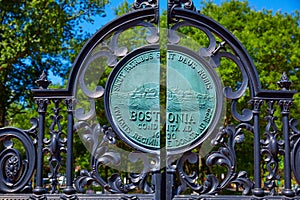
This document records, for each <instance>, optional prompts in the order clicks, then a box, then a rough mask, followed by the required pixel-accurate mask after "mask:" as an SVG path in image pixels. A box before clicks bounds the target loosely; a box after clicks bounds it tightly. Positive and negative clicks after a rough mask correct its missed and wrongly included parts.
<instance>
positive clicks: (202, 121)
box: [166, 46, 223, 154]
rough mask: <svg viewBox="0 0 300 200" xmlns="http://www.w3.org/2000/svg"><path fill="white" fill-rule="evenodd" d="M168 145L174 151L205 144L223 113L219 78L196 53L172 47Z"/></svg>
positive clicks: (167, 124)
mask: <svg viewBox="0 0 300 200" xmlns="http://www.w3.org/2000/svg"><path fill="white" fill-rule="evenodd" d="M167 63H168V64H167V105H166V107H167V112H166V115H167V116H166V146H167V149H168V152H170V153H171V154H176V153H181V152H185V151H187V150H190V149H193V148H194V147H195V146H197V145H199V144H200V143H202V142H203V141H204V140H205V139H206V138H207V137H208V136H209V135H210V134H211V133H212V132H213V131H214V130H215V129H214V128H215V127H216V125H217V123H218V121H219V118H220V115H221V112H222V103H223V98H222V92H221V88H222V87H221V83H220V80H219V77H218V76H217V74H216V72H215V71H214V69H213V68H212V67H210V66H209V65H208V63H207V62H206V61H205V60H204V59H202V58H201V57H199V55H197V54H195V53H194V52H192V51H190V50H188V49H186V48H183V47H179V46H171V47H169V50H168V56H167Z"/></svg>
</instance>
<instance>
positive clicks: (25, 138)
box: [0, 120, 36, 193]
mask: <svg viewBox="0 0 300 200" xmlns="http://www.w3.org/2000/svg"><path fill="white" fill-rule="evenodd" d="M32 122H34V123H35V122H36V121H35V120H32ZM34 123H33V124H34ZM35 128H36V124H34V125H33V127H32V128H31V129H30V130H27V131H24V130H20V129H17V128H2V129H0V142H1V143H2V144H3V147H4V148H3V150H2V151H1V152H0V192H6V193H7V192H24V191H28V190H31V189H32V188H31V186H30V185H29V181H30V179H31V177H32V174H33V171H34V169H35V164H34V163H35V160H36V151H35V146H34V142H33V140H32V139H31V138H30V137H29V132H30V133H31V134H34V133H35V131H34V130H35ZM16 140H17V141H18V142H20V143H21V144H22V147H21V148H23V149H24V150H25V154H24V155H23V153H21V151H20V149H18V148H20V146H19V147H15V141H16ZM22 151H23V150H22Z"/></svg>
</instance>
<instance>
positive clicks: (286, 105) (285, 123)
mask: <svg viewBox="0 0 300 200" xmlns="http://www.w3.org/2000/svg"><path fill="white" fill-rule="evenodd" d="M279 105H280V106H281V115H282V131H283V138H284V190H283V191H282V194H283V195H285V196H288V197H293V196H294V195H295V193H294V191H293V190H292V189H291V166H290V165H291V158H290V140H289V114H290V106H291V105H292V100H280V101H279Z"/></svg>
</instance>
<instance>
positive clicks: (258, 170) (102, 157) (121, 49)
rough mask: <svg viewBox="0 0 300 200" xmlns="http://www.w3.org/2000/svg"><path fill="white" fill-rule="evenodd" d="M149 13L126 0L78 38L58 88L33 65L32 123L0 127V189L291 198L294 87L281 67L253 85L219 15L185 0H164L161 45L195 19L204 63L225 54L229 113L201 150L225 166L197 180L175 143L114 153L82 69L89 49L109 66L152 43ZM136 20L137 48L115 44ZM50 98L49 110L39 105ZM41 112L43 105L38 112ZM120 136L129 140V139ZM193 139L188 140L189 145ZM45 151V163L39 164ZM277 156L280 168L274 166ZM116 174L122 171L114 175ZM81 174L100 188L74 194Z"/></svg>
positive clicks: (297, 169) (294, 192) (193, 159)
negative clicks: (247, 156) (77, 152)
mask: <svg viewBox="0 0 300 200" xmlns="http://www.w3.org/2000/svg"><path fill="white" fill-rule="evenodd" d="M158 21H159V12H158V4H157V1H155V0H153V1H148V0H147V1H144V0H136V1H135V3H134V6H133V11H131V12H130V13H128V14H126V15H124V16H121V17H119V18H117V19H115V20H113V21H112V22H110V23H109V24H107V25H106V26H104V27H103V28H102V29H100V30H99V31H98V32H97V33H96V34H95V35H94V36H93V37H92V38H91V39H90V40H89V41H88V42H87V44H86V45H85V46H84V47H83V49H82V50H81V52H80V54H79V55H78V57H77V59H76V61H75V62H74V65H73V67H72V70H71V73H70V77H69V81H68V85H67V88H66V89H63V90H53V89H47V87H48V85H49V84H50V82H49V81H48V80H47V77H46V74H45V73H43V74H42V75H41V77H40V79H39V80H38V81H37V84H38V85H39V89H33V90H32V92H33V94H34V96H35V99H36V104H37V105H38V113H39V117H38V119H32V120H31V123H32V124H33V126H32V128H30V129H29V130H20V129H17V128H8V127H5V128H2V129H0V142H1V145H2V146H1V145H0V147H1V148H0V150H1V152H0V168H1V170H0V199H8V198H9V199H29V198H30V199H58V198H61V199H120V200H121V199H122V200H125V199H168V200H169V199H300V196H299V195H300V193H299V191H300V190H299V189H298V188H293V187H292V182H297V184H300V165H299V164H298V163H299V162H300V159H299V158H300V131H299V130H298V129H297V125H298V121H297V120H296V119H293V118H292V117H291V116H290V109H291V106H292V101H293V95H294V94H295V93H296V91H290V90H289V87H290V85H291V82H290V81H289V80H288V77H287V75H286V74H285V73H283V75H282V79H281V80H280V81H278V85H279V86H280V90H276V91H275V90H264V89H261V85H260V82H259V78H258V75H257V72H256V69H255V66H254V65H253V62H252V61H251V58H250V56H249V55H248V53H247V52H246V50H245V49H244V47H243V46H242V44H241V43H240V42H239V41H238V40H237V39H236V38H235V37H234V36H233V35H232V34H231V33H230V32H229V31H227V30H226V29H225V28H223V27H222V26H221V25H220V24H218V23H217V22H215V21H213V20H211V19H209V18H208V17H206V16H204V15H201V14H199V12H197V11H196V9H195V7H194V5H193V2H192V1H191V0H169V1H168V28H169V29H168V38H167V39H168V40H167V42H166V46H169V47H174V46H176V45H178V43H179V42H180V40H181V39H182V38H181V36H180V34H178V29H179V28H181V27H184V26H187V27H194V28H197V29H198V30H199V31H202V32H203V33H205V35H206V36H207V39H208V40H209V45H208V47H205V48H200V49H198V51H194V52H193V54H194V55H195V56H198V57H199V59H202V60H204V61H207V66H211V67H212V68H213V69H215V68H218V67H219V66H220V59H221V58H226V59H229V60H231V61H232V62H233V63H235V64H236V65H237V67H238V68H239V70H240V73H241V74H242V77H241V78H242V82H241V86H240V87H239V88H237V89H236V90H233V89H232V88H230V87H228V86H224V88H223V91H224V97H225V98H226V99H227V101H229V102H230V104H231V115H232V116H233V117H234V118H235V120H236V122H235V123H234V124H224V125H223V126H221V127H220V128H219V127H217V128H219V131H218V132H217V134H216V135H215V137H213V138H211V140H212V144H213V145H215V148H214V150H213V151H210V152H208V153H207V155H206V158H205V165H206V166H207V167H209V168H211V169H213V168H214V167H216V166H217V167H220V168H222V169H224V171H225V175H224V177H223V178H220V176H219V175H220V174H216V173H215V172H214V171H211V172H209V173H208V174H207V175H206V177H205V180H200V179H199V178H198V177H197V174H196V173H194V174H192V175H191V174H189V173H187V172H186V168H187V167H188V166H190V165H192V164H195V163H198V162H199V156H198V154H197V153H195V151H193V150H194V149H185V150H183V151H182V154H181V155H180V154H178V155H177V154H174V153H170V152H168V151H167V150H164V151H160V152H157V151H154V150H151V149H150V150H145V149H134V148H132V151H131V152H129V153H128V154H127V155H126V156H125V157H124V156H123V157H121V154H120V153H119V152H118V151H117V145H116V141H118V140H120V139H119V138H118V137H117V136H116V134H115V131H114V129H115V127H114V126H112V127H111V125H109V126H108V125H103V124H100V123H98V122H97V121H96V120H95V116H96V111H95V102H96V101H98V99H99V98H103V97H104V94H105V92H106V91H105V88H103V87H102V86H97V87H96V88H94V90H90V89H89V87H88V86H87V83H85V80H86V79H85V76H86V74H87V73H88V69H89V66H90V64H91V63H92V62H93V61H95V60H97V59H104V60H105V61H106V64H105V65H106V66H108V67H111V68H115V67H116V66H117V65H118V63H122V62H124V60H126V56H128V55H131V52H138V51H142V50H143V48H147V47H152V48H153V47H159V31H161V30H162V29H161V28H162V27H159V25H158ZM136 27H144V28H145V29H146V30H147V31H146V32H147V34H145V35H141V37H140V38H139V41H143V42H142V43H137V44H135V48H137V49H138V50H134V49H130V48H128V47H126V46H125V45H124V46H122V45H123V44H122V43H121V42H120V41H119V38H120V35H121V34H122V33H124V32H125V31H126V30H130V29H133V28H136ZM217 41H221V42H217ZM185 48H188V47H185ZM226 49H230V51H227V50H226ZM191 51H192V50H191ZM106 66H104V67H106ZM114 70H117V67H116V68H115V69H114ZM114 70H113V71H114ZM96 81H98V80H96ZM108 82H109V81H108ZM96 84H98V82H97V83H96ZM220 87H221V86H220ZM247 89H249V91H250V99H249V100H250V104H251V106H252V107H250V108H249V107H247V108H244V109H242V111H240V110H239V109H238V101H239V99H240V98H241V97H243V96H244V95H245V93H246V91H247ZM80 95H82V96H84V97H86V99H88V101H87V102H88V105H89V108H87V107H84V106H82V105H81V104H80V98H78V96H80ZM80 97H81V96H80ZM62 102H64V103H62ZM50 105H51V106H52V107H53V108H52V111H49V110H50ZM276 108H279V109H278V110H280V111H281V118H280V120H281V121H280V122H281V123H282V130H280V129H279V128H278V127H279V126H278V125H277V124H278V121H279V120H278V119H279V118H278V117H277V116H275V114H274V113H275V109H276ZM48 112H53V114H52V115H48ZM64 114H65V115H64ZM63 116H66V117H65V118H64V117H63ZM48 118H49V119H50V121H51V124H50V127H46V126H47V125H46V123H45V120H46V119H48ZM262 118H264V119H265V120H261V119H262ZM63 121H66V122H67V127H66V128H64V127H63V126H62V125H61V124H62V122H63ZM111 123H112V122H111ZM244 132H248V133H249V134H252V135H253V141H252V142H253V149H254V151H253V152H254V155H253V158H254V162H253V166H254V172H253V175H254V176H253V180H251V178H249V176H248V173H249V172H246V171H238V170H239V168H238V166H237V162H236V161H237V155H238V154H237V152H236V149H237V146H238V145H240V146H242V144H243V142H244V140H245V133H244ZM74 134H81V135H82V138H83V139H82V140H83V142H84V144H86V145H88V147H89V150H90V153H91V159H90V160H91V162H90V165H91V168H90V169H83V170H82V171H81V173H80V175H79V176H77V177H75V178H74V166H73V159H74V158H73V143H74ZM121 139H124V138H121ZM16 140H18V141H19V142H20V143H21V145H22V146H23V150H19V149H18V148H17V147H16V146H17V145H15V141H16ZM127 143H129V145H130V142H127ZM201 145H202V144H201V143H199V144H198V143H197V145H196V146H195V149H196V148H197V147H200V146H201ZM193 148H194V146H193ZM145 151H146V152H148V154H145V153H144V152H145ZM22 152H25V153H22ZM160 153H161V154H162V153H164V154H166V155H161V154H160ZM23 154H24V155H23ZM63 156H65V160H63ZM45 158H47V159H48V162H47V163H48V164H45V162H44V159H45ZM164 158H165V159H164ZM282 158H283V162H284V177H280V176H279V163H280V162H281V161H282ZM139 160H141V161H142V163H143V166H142V170H140V171H139V172H135V173H130V174H129V175H127V173H126V175H123V174H122V170H119V169H114V170H115V171H116V172H115V173H113V174H112V175H111V176H110V177H108V178H106V177H102V175H101V172H102V171H104V170H105V168H106V167H107V165H110V166H115V165H118V164H121V163H124V162H127V163H128V164H129V165H130V164H131V165H134V164H135V163H136V162H138V161H139ZM62 165H65V166H66V170H65V173H66V184H65V188H63V189H62V190H60V189H59V186H60V185H59V183H58V178H59V174H60V173H63V172H62V170H61V166H62ZM264 166H265V167H264ZM45 167H48V168H50V174H49V175H48V176H49V177H48V178H50V180H51V182H50V185H49V187H50V189H46V188H45V185H44V183H43V178H45V175H44V173H45V170H44V169H45ZM34 169H35V170H34ZM263 172H264V173H263ZM124 176H126V178H127V181H123V180H122V178H123V177H124ZM280 180H284V188H283V190H282V191H281V192H279V193H278V192H277V189H278V185H277V181H280ZM91 183H97V184H99V185H100V186H101V187H102V188H103V191H105V192H106V193H105V194H99V195H95V194H93V195H92V194H81V193H83V192H84V189H85V188H86V186H88V185H90V184H91ZM231 185H235V186H236V188H240V190H239V191H240V192H239V194H238V195H228V196H227V195H222V192H224V191H227V190H228V189H230V186H231ZM137 191H139V192H142V194H138V193H137ZM7 193H10V194H7ZM15 193H20V194H15ZM116 193H117V194H116ZM184 193H188V195H184Z"/></svg>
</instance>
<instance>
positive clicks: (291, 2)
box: [84, 0, 300, 33]
mask: <svg viewBox="0 0 300 200" xmlns="http://www.w3.org/2000/svg"><path fill="white" fill-rule="evenodd" d="M110 1H111V2H110V3H109V4H108V5H106V7H105V12H106V17H104V18H96V22H95V24H94V25H92V26H91V25H84V28H86V30H87V31H88V32H89V33H95V32H96V31H97V30H98V29H99V27H101V26H103V25H105V24H106V23H108V22H109V21H111V20H113V19H114V18H116V16H115V15H114V11H113V10H114V9H115V8H116V7H117V6H118V5H120V4H122V2H123V0H110ZM127 1H128V2H129V3H132V2H133V1H134V0H127ZM163 1H165V2H166V3H165V4H166V5H167V0H163ZM200 1H201V0H194V1H193V2H194V4H195V6H196V8H197V9H199V8H200ZM224 1H226V0H214V3H216V4H221V3H222V2H224ZM197 2H198V3H197ZM248 3H249V5H250V8H251V9H253V10H256V11H260V10H263V9H264V8H265V9H267V10H272V11H273V12H274V13H275V12H277V11H281V12H282V13H285V12H287V13H292V12H293V11H295V10H300V0H248ZM163 4H164V3H160V5H163Z"/></svg>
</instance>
